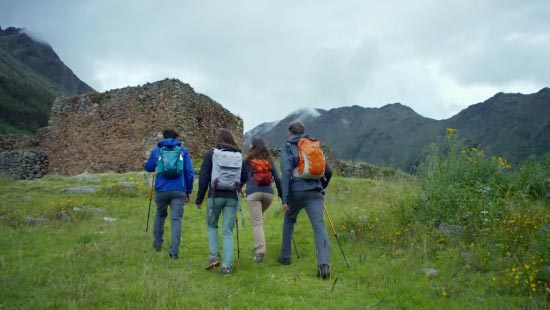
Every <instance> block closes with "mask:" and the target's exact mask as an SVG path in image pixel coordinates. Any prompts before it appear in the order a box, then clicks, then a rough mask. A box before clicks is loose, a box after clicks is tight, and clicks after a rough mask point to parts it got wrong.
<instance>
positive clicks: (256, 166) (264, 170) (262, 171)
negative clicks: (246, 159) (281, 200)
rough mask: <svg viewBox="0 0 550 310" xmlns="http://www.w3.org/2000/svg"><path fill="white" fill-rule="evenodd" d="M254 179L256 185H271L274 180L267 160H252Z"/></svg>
mask: <svg viewBox="0 0 550 310" xmlns="http://www.w3.org/2000/svg"><path fill="white" fill-rule="evenodd" d="M250 166H251V167H252V178H253V180H254V183H256V185H260V186H261V185H270V184H271V181H272V180H273V175H271V165H270V164H269V161H267V160H265V159H251V160H250Z"/></svg>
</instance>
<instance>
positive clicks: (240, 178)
mask: <svg viewBox="0 0 550 310" xmlns="http://www.w3.org/2000/svg"><path fill="white" fill-rule="evenodd" d="M220 153H225V154H226V155H227V156H229V157H231V158H233V159H234V160H236V161H234V163H237V164H238V165H237V166H238V167H235V169H231V170H230V171H221V170H223V169H220V165H219V164H218V163H219V161H218V158H221V156H222V155H218V154H220ZM215 157H216V158H215ZM247 179H248V170H247V169H246V167H243V160H242V154H241V150H240V149H239V148H238V147H237V142H236V141H235V138H234V137H233V133H231V131H229V130H227V129H222V130H220V132H219V133H218V136H217V138H216V147H215V148H214V149H213V150H210V151H208V152H207V153H206V155H205V156H204V159H203V162H202V166H201V170H200V175H199V190H198V192H197V198H196V201H195V203H196V205H197V207H198V208H199V209H201V207H202V203H203V200H204V196H205V195H206V192H207V191H208V199H207V204H206V208H207V210H206V228H207V233H208V249H209V257H208V263H207V265H206V269H207V270H214V269H215V268H216V267H218V266H219V265H220V257H219V241H218V221H219V218H220V215H221V216H222V241H223V255H222V261H221V264H222V268H221V273H222V274H223V275H224V276H229V275H231V274H232V273H233V228H234V227H235V219H236V216H237V210H238V208H239V196H238V195H239V193H240V191H241V189H242V186H243V184H245V183H246V181H247ZM217 180H220V182H218V181H217ZM224 180H225V181H226V182H224ZM222 183H223V184H222ZM226 186H227V187H226Z"/></svg>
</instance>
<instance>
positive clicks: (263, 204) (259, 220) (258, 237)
mask: <svg viewBox="0 0 550 310" xmlns="http://www.w3.org/2000/svg"><path fill="white" fill-rule="evenodd" d="M246 201H247V202H248V208H249V210H250V218H251V220H252V228H253V232H254V251H255V252H256V255H259V254H262V255H265V250H266V249H265V235H264V212H265V210H267V208H269V206H270V205H271V202H272V201H273V194H270V193H264V192H255V193H252V194H250V195H248V196H246Z"/></svg>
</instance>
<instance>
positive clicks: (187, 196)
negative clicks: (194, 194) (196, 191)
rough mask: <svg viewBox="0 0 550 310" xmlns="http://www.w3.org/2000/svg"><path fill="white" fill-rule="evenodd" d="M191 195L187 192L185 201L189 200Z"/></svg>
mask: <svg viewBox="0 0 550 310" xmlns="http://www.w3.org/2000/svg"><path fill="white" fill-rule="evenodd" d="M190 196H191V195H189V194H185V202H189V197H190Z"/></svg>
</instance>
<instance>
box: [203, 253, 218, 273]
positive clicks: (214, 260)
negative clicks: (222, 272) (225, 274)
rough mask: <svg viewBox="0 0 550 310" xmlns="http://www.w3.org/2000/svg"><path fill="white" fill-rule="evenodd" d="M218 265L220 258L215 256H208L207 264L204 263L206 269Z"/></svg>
mask: <svg viewBox="0 0 550 310" xmlns="http://www.w3.org/2000/svg"><path fill="white" fill-rule="evenodd" d="M219 265H220V258H219V257H217V256H215V257H210V258H209V259H208V264H206V269H207V270H213V269H214V268H216V267H218V266H219Z"/></svg>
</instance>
